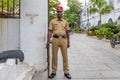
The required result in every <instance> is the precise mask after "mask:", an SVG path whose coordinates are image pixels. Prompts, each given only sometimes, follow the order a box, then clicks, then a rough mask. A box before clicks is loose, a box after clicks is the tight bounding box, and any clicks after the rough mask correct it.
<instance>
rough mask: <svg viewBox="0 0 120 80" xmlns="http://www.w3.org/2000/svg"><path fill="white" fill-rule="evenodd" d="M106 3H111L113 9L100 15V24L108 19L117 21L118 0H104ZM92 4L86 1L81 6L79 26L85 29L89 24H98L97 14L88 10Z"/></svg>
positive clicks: (118, 12) (119, 10)
mask: <svg viewBox="0 0 120 80" xmlns="http://www.w3.org/2000/svg"><path fill="white" fill-rule="evenodd" d="M105 1H106V2H107V4H113V6H114V10H113V11H112V12H111V13H109V14H105V15H102V22H101V23H102V24H104V23H107V22H109V21H112V22H115V21H117V19H118V17H120V6H119V5H120V0H105ZM92 7H93V5H92V4H91V3H87V5H85V6H84V7H83V9H82V10H83V11H82V14H81V24H80V27H83V28H85V29H88V28H89V27H91V26H95V25H99V24H100V22H99V14H98V13H94V14H89V13H88V10H89V9H90V8H92Z"/></svg>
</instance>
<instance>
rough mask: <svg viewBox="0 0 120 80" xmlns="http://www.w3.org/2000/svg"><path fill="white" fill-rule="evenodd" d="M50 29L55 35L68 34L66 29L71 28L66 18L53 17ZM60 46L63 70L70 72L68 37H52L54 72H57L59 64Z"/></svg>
mask: <svg viewBox="0 0 120 80" xmlns="http://www.w3.org/2000/svg"><path fill="white" fill-rule="evenodd" d="M49 30H52V31H53V35H57V36H66V31H67V30H70V28H69V26H68V22H67V21H66V20H64V19H61V20H60V21H58V20H57V19H53V20H52V21H51V22H50V25H49ZM59 48H60V50H61V53H62V58H63V71H64V73H69V67H68V53H67V39H66V38H54V37H53V38H52V72H53V73H56V71H57V65H58V49H59Z"/></svg>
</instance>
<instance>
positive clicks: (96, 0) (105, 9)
mask: <svg viewBox="0 0 120 80" xmlns="http://www.w3.org/2000/svg"><path fill="white" fill-rule="evenodd" d="M90 2H91V3H92V4H93V5H95V6H94V7H93V8H91V9H90V10H89V13H90V14H93V13H99V16H100V24H101V18H102V15H103V14H107V13H110V12H111V11H112V10H114V7H113V5H107V3H106V2H105V0H90Z"/></svg>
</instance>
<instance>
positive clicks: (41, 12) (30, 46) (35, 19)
mask: <svg viewBox="0 0 120 80" xmlns="http://www.w3.org/2000/svg"><path fill="white" fill-rule="evenodd" d="M1 1H2V0H1ZM11 1H14V0H11ZM19 1H20V18H19V19H15V18H12V19H11V18H0V52H1V51H6V50H18V49H20V50H22V51H23V52H24V55H25V60H24V62H25V63H27V64H29V65H30V66H33V67H35V69H36V70H38V71H40V70H42V71H43V70H44V69H45V68H46V66H47V65H46V48H45V44H46V35H47V34H46V33H47V28H48V0H19Z"/></svg>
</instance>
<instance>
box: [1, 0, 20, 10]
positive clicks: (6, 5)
mask: <svg viewBox="0 0 120 80" xmlns="http://www.w3.org/2000/svg"><path fill="white" fill-rule="evenodd" d="M13 1H14V9H16V7H18V6H19V0H9V1H8V0H3V5H4V8H3V10H5V11H9V12H12V11H13ZM8 2H9V3H8ZM8 5H9V7H8ZM0 10H2V0H0Z"/></svg>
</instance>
